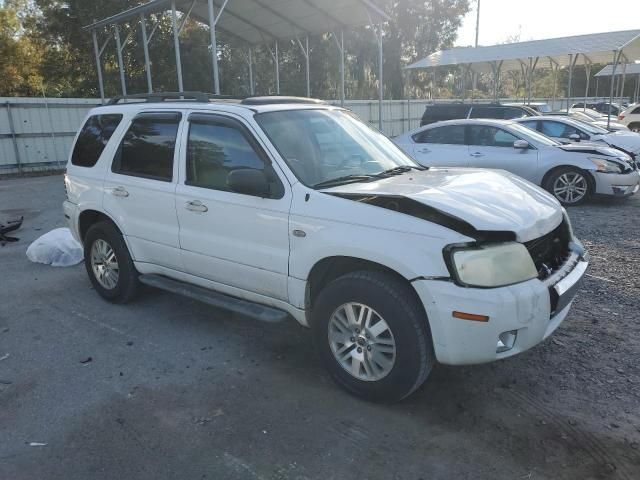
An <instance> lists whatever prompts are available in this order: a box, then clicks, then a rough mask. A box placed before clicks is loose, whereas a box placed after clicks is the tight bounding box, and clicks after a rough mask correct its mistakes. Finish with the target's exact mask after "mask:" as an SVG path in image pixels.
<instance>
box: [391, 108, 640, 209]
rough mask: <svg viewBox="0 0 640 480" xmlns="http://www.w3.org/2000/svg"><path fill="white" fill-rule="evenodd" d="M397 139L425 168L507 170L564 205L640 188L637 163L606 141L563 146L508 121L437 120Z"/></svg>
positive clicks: (401, 146) (628, 193) (619, 194)
mask: <svg viewBox="0 0 640 480" xmlns="http://www.w3.org/2000/svg"><path fill="white" fill-rule="evenodd" d="M393 141H394V142H395V143H396V144H397V145H398V146H399V147H400V148H401V149H402V150H403V151H405V152H406V153H407V154H408V155H410V156H411V157H413V158H414V159H415V160H416V161H418V162H419V163H420V164H422V165H424V166H439V167H442V166H456V167H481V168H496V169H503V170H507V171H509V172H512V173H515V174H516V175H519V176H521V177H523V178H525V179H527V180H529V181H531V182H533V183H535V184H536V185H540V186H541V187H543V188H544V189H546V190H547V191H549V192H551V193H552V194H553V195H554V196H555V197H556V198H557V199H558V200H559V201H560V202H561V203H562V204H563V205H577V204H579V203H581V202H583V201H584V200H585V199H587V198H588V197H589V196H591V195H593V194H601V195H612V196H617V197H624V196H629V195H632V194H634V193H636V192H637V191H638V189H639V188H640V173H639V172H638V166H637V165H636V163H635V162H634V161H633V160H632V158H631V157H630V156H629V155H627V154H626V153H624V152H622V151H620V150H617V149H614V148H610V147H608V146H606V145H594V144H569V145H563V144H561V143H560V142H558V141H556V140H553V139H551V138H549V137H547V136H545V135H542V134H540V133H538V132H536V131H535V130H531V129H529V128H527V127H525V126H524V125H521V124H519V123H516V122H513V121H506V120H485V119H478V120H472V119H465V120H451V121H446V122H438V123H433V124H430V125H426V126H423V127H420V128H418V129H416V130H412V131H411V132H408V133H405V134H403V135H400V136H398V137H395V138H394V139H393Z"/></svg>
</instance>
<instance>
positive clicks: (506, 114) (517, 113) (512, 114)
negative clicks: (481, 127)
mask: <svg viewBox="0 0 640 480" xmlns="http://www.w3.org/2000/svg"><path fill="white" fill-rule="evenodd" d="M530 116H531V115H529V113H528V112H527V111H526V110H523V109H521V108H513V107H509V108H505V109H504V111H503V114H502V118H504V119H505V120H511V119H512V118H522V117H530Z"/></svg>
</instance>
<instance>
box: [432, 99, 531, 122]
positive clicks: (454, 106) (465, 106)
mask: <svg viewBox="0 0 640 480" xmlns="http://www.w3.org/2000/svg"><path fill="white" fill-rule="evenodd" d="M536 115H539V113H537V112H536V111H535V110H533V109H532V108H529V107H527V106H526V105H501V104H499V103H491V104H478V103H436V104H433V105H427V108H425V110H424V114H423V115H422V121H421V122H420V125H421V126H422V125H429V124H430V123H435V122H440V121H442V120H458V119H460V118H494V119H498V120H511V119H513V118H522V117H534V116H536Z"/></svg>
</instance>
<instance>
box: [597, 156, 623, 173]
mask: <svg viewBox="0 0 640 480" xmlns="http://www.w3.org/2000/svg"><path fill="white" fill-rule="evenodd" d="M589 160H591V162H592V163H593V164H594V165H595V166H596V169H597V170H598V171H599V172H602V173H622V172H624V170H625V168H624V166H623V165H621V164H619V163H618V162H612V161H611V160H605V159H604V158H592V157H591V158H589Z"/></svg>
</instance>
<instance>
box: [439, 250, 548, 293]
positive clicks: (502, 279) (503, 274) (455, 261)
mask: <svg viewBox="0 0 640 480" xmlns="http://www.w3.org/2000/svg"><path fill="white" fill-rule="evenodd" d="M450 255H451V257H450V259H451V262H450V265H451V267H450V269H451V270H453V271H452V272H451V273H452V275H454V277H455V278H456V280H457V281H458V283H461V284H463V285H465V286H469V287H502V286H506V285H512V284H514V283H520V282H524V281H527V280H531V279H532V278H536V277H537V276H538V271H537V270H536V267H535V265H534V264H533V259H532V258H531V255H530V254H529V252H528V251H527V249H526V247H525V246H524V245H523V244H521V243H517V242H507V243H494V244H490V245H483V246H480V247H472V248H464V247H463V248H453V249H451V251H450Z"/></svg>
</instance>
